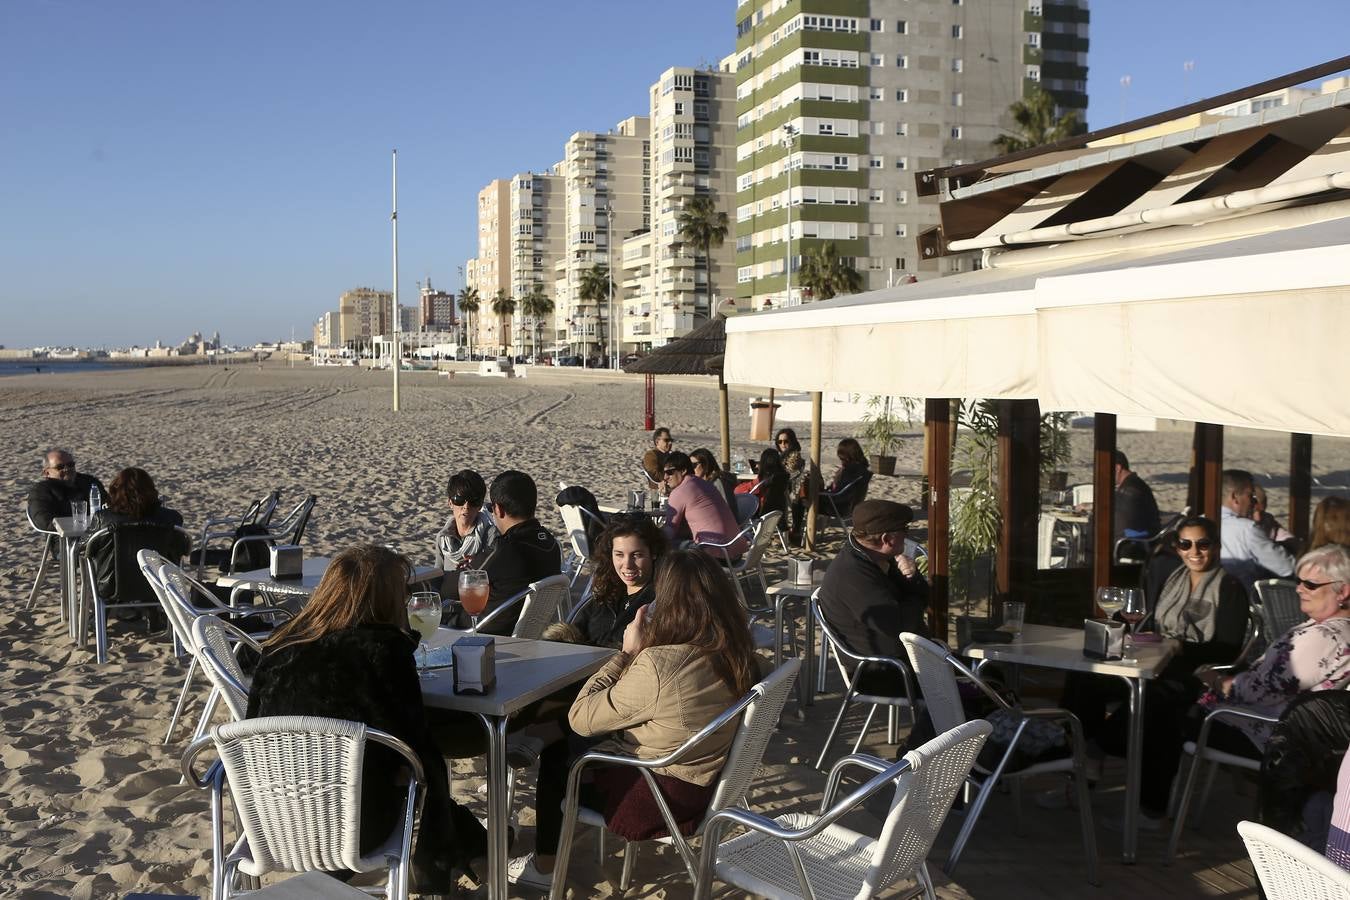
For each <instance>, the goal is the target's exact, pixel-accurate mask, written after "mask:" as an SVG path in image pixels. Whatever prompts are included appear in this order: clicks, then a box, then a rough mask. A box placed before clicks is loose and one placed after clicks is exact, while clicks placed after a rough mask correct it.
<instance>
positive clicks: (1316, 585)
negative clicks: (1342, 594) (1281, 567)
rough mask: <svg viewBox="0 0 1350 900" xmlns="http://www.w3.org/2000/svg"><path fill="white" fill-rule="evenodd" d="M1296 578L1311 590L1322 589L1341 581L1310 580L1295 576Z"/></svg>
mask: <svg viewBox="0 0 1350 900" xmlns="http://www.w3.org/2000/svg"><path fill="white" fill-rule="evenodd" d="M1294 580H1295V581H1297V582H1298V583H1299V584H1301V585H1303V587H1304V588H1305V589H1307V590H1310V591H1320V590H1321V589H1322V588H1324V587H1326V586H1327V585H1329V584H1338V583H1339V582H1335V581H1309V580H1308V579H1306V578H1295V579H1294Z"/></svg>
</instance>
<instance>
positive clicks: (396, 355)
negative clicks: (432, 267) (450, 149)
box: [389, 149, 403, 412]
mask: <svg viewBox="0 0 1350 900" xmlns="http://www.w3.org/2000/svg"><path fill="white" fill-rule="evenodd" d="M393 152H394V211H393V214H392V215H390V217H389V220H390V221H391V222H393V223H394V322H393V325H394V331H393V334H394V345H393V347H394V412H398V370H399V368H401V366H400V363H401V362H402V356H403V354H402V353H400V352H399V346H398V337H399V335H398V329H399V324H400V323H399V315H398V150H397V149H395V150H394V151H393Z"/></svg>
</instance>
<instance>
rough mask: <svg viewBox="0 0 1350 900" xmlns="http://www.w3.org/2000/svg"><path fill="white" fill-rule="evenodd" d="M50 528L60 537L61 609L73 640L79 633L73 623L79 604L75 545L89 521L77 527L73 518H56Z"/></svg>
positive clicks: (78, 578) (77, 560)
mask: <svg viewBox="0 0 1350 900" xmlns="http://www.w3.org/2000/svg"><path fill="white" fill-rule="evenodd" d="M52 528H53V529H54V530H55V531H56V533H57V534H58V535H60V536H61V542H60V549H61V558H60V569H61V608H62V609H63V610H64V611H65V615H66V625H67V627H68V630H69V632H70V638H71V640H75V639H77V636H78V635H79V633H80V630H79V626H78V625H77V624H76V622H75V615H76V613H77V610H76V606H77V605H78V603H79V600H78V597H77V591H78V589H79V584H80V567H79V564H78V563H79V552H78V550H77V545H78V544H79V542H80V538H82V537H84V536H85V535H86V534H87V533H88V532H89V520H88V519H86V520H85V521H84V524H83V525H80V526H78V527H77V526H76V524H75V517H74V516H57V517H56V518H54V519H52Z"/></svg>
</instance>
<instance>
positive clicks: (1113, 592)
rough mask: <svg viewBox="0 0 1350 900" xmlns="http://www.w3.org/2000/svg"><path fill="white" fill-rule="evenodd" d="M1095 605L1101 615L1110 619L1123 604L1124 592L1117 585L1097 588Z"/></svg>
mask: <svg viewBox="0 0 1350 900" xmlns="http://www.w3.org/2000/svg"><path fill="white" fill-rule="evenodd" d="M1097 605H1098V606H1099V607H1101V610H1102V615H1103V616H1105V617H1106V618H1108V619H1110V618H1112V617H1114V616H1115V614H1116V613H1118V612H1120V611H1121V609H1123V608H1124V606H1125V592H1124V591H1122V590H1121V589H1120V588H1118V587H1099V588H1097Z"/></svg>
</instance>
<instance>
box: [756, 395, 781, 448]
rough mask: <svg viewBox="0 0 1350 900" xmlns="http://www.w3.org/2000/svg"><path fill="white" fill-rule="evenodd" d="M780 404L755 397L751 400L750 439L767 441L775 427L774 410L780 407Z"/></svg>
mask: <svg viewBox="0 0 1350 900" xmlns="http://www.w3.org/2000/svg"><path fill="white" fill-rule="evenodd" d="M778 407H779V404H777V403H769V402H768V401H765V400H760V399H755V400H752V401H750V440H752V441H767V440H768V439H769V432H770V431H771V430H772V429H773V414H774V410H776V409H778Z"/></svg>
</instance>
